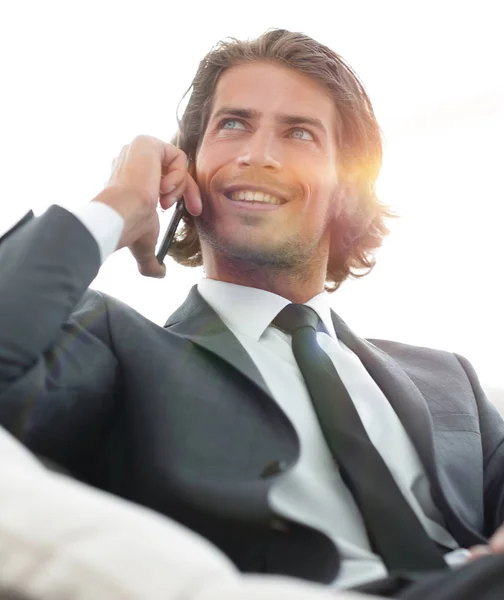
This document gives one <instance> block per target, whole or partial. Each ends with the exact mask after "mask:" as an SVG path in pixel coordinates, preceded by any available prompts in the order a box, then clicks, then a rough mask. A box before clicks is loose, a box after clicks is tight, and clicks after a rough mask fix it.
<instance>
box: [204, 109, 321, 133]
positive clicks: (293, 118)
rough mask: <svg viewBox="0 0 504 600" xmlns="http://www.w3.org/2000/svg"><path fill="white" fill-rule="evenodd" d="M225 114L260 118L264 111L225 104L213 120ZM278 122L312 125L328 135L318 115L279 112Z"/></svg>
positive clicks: (244, 117)
mask: <svg viewBox="0 0 504 600" xmlns="http://www.w3.org/2000/svg"><path fill="white" fill-rule="evenodd" d="M224 115H227V116H232V117H239V118H241V119H249V120H252V119H259V118H261V117H262V113H261V112H259V111H258V110H254V109H252V108H234V107H232V106H223V107H222V108H220V109H219V110H218V111H216V113H215V114H214V115H213V117H212V121H214V120H215V119H218V118H219V117H223V116H224ZM275 118H276V120H277V121H278V123H280V124H282V125H311V126H312V127H315V128H316V129H318V130H319V131H320V132H321V133H323V134H324V135H325V136H327V129H326V127H325V126H324V124H323V123H322V121H321V120H320V119H317V118H316V117H308V116H305V115H287V114H284V113H279V114H277V115H275Z"/></svg>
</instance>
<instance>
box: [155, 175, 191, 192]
mask: <svg viewBox="0 0 504 600" xmlns="http://www.w3.org/2000/svg"><path fill="white" fill-rule="evenodd" d="M186 174H187V171H186V169H175V170H174V171H170V172H169V173H168V175H165V176H164V177H163V178H162V179H161V185H160V187H159V193H160V194H162V195H165V194H170V193H171V192H173V191H174V190H175V189H176V188H177V187H181V186H185V176H186Z"/></svg>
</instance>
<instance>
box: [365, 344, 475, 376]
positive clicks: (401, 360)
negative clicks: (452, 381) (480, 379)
mask: <svg viewBox="0 0 504 600" xmlns="http://www.w3.org/2000/svg"><path fill="white" fill-rule="evenodd" d="M367 341H368V342H369V343H370V344H372V345H373V346H375V347H376V348H378V349H379V350H381V351H382V352H384V353H385V354H387V355H388V356H390V357H391V358H392V359H393V360H394V361H395V362H396V363H398V365H399V366H400V367H402V368H403V369H404V370H406V371H408V372H414V373H417V374H419V375H420V374H422V373H423V372H425V373H426V374H430V375H433V374H438V375H442V374H445V375H447V374H449V373H451V374H455V373H457V374H459V375H460V374H461V373H464V372H466V371H467V369H468V368H472V367H471V365H470V363H469V361H468V360H467V359H465V358H464V357H462V356H460V355H458V354H456V353H455V352H451V351H448V350H442V349H438V348H429V347H426V346H414V345H412V344H405V343H402V342H395V341H391V340H380V339H368V340H367Z"/></svg>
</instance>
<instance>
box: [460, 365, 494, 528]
mask: <svg viewBox="0 0 504 600" xmlns="http://www.w3.org/2000/svg"><path fill="white" fill-rule="evenodd" d="M456 356H457V359H458V360H459V362H460V364H461V365H462V367H463V369H464V370H465V372H466V374H467V377H468V379H469V382H470V383H471V385H472V388H473V391H474V394H475V397H476V401H477V404H478V411H479V421H480V430H481V443H482V446H483V469H484V506H485V529H486V531H485V534H486V535H487V536H488V537H490V536H491V535H492V534H493V533H494V531H495V530H496V529H497V528H498V527H500V525H502V524H503V523H504V421H503V419H502V417H501V415H500V414H499V411H498V410H497V409H496V408H495V406H494V405H493V404H492V403H491V402H490V401H489V400H488V398H487V396H486V394H485V392H484V390H483V388H482V386H481V383H480V382H479V379H478V376H477V375H476V372H475V370H474V368H473V366H472V365H471V364H470V362H469V361H468V360H467V359H465V358H464V357H462V356H459V355H456Z"/></svg>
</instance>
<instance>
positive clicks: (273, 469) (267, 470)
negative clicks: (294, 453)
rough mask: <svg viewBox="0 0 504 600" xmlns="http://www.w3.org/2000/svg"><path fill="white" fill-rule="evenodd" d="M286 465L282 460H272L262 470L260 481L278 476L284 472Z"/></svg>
mask: <svg viewBox="0 0 504 600" xmlns="http://www.w3.org/2000/svg"><path fill="white" fill-rule="evenodd" d="M286 467H287V464H286V463H285V461H283V460H274V461H273V462H272V463H270V464H269V465H266V466H265V467H264V469H263V470H262V471H261V475H260V477H261V478H262V479H266V478H267V477H271V476H273V475H278V474H279V473H282V472H283V471H285V469H286Z"/></svg>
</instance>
